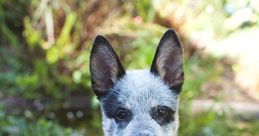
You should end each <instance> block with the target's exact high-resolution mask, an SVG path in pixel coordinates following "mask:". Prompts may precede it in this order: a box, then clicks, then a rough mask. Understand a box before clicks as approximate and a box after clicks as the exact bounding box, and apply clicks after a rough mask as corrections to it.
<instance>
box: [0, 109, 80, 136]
mask: <svg viewBox="0 0 259 136" xmlns="http://www.w3.org/2000/svg"><path fill="white" fill-rule="evenodd" d="M0 126H1V127H0V135H12V136H20V135H23V136H71V135H76V136H81V135H82V134H80V133H79V132H76V131H74V130H72V129H71V128H64V127H61V126H60V125H59V124H57V123H55V122H53V121H48V120H45V119H39V120H37V121H30V120H26V119H25V118H22V117H15V116H8V115H6V113H4V112H3V111H0Z"/></svg>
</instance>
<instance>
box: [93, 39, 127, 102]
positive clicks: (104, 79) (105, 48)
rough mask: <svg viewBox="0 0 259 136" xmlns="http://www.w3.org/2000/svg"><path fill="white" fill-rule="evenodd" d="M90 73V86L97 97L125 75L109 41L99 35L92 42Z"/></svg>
mask: <svg viewBox="0 0 259 136" xmlns="http://www.w3.org/2000/svg"><path fill="white" fill-rule="evenodd" d="M90 73H91V81H92V88H93V90H94V93H95V94H96V95H97V97H98V98H100V97H102V96H103V95H105V94H106V93H107V92H108V91H109V89H110V88H111V87H112V86H113V85H114V84H115V83H116V81H117V80H119V79H120V78H121V77H123V75H125V70H124V69H123V66H122V65H121V63H120V60H119V58H118V56H117V54H116V53H115V51H114V50H113V48H112V46H111V45H110V43H109V41H108V40H107V39H106V38H105V37H103V36H100V35H98V36H97V37H96V38H95V40H94V43H93V47H92V51H91V55H90Z"/></svg>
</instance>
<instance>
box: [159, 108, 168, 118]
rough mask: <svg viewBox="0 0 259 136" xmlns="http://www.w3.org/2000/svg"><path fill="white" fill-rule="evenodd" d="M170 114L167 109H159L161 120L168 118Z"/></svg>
mask: <svg viewBox="0 0 259 136" xmlns="http://www.w3.org/2000/svg"><path fill="white" fill-rule="evenodd" d="M168 114H169V112H168V109H167V108H166V107H159V108H157V116H158V117H160V118H166V117H167V116H168Z"/></svg>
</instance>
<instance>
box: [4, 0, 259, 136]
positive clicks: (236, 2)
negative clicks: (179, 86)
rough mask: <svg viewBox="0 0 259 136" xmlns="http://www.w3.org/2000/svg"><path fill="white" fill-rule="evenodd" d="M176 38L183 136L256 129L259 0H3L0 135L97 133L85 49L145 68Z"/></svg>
mask: <svg viewBox="0 0 259 136" xmlns="http://www.w3.org/2000/svg"><path fill="white" fill-rule="evenodd" d="M167 28H173V29H175V30H176V31H177V33H178V36H179V37H180V38H181V41H182V44H183V46H184V52H185V56H184V57H185V62H184V64H185V65H184V67H185V76H186V78H185V84H184V88H183V90H182V93H181V101H180V124H181V125H180V132H179V133H180V134H179V135H180V136H259V129H258V128H259V0H206V1H205V0H173V1H170V0H150V1H149V0H131V1H126V0H0V135H3V136H9V135H10V136H47V135H49V136H70V135H73V136H82V135H86V136H101V135H102V129H101V115H100V111H99V103H98V101H97V100H96V98H95V97H94V96H93V93H92V91H91V87H90V75H89V52H90V49H91V46H92V42H93V39H94V37H95V36H96V35H97V34H102V35H105V36H106V37H107V38H108V39H109V40H110V42H111V43H112V45H113V47H114V48H115V50H116V51H117V52H118V54H119V57H120V59H121V61H122V63H123V65H124V66H125V67H126V68H128V69H140V68H149V67H150V64H151V61H152V59H153V56H154V52H155V49H156V46H157V44H158V42H159V39H160V38H161V36H162V34H163V33H164V32H165V31H166V29H167Z"/></svg>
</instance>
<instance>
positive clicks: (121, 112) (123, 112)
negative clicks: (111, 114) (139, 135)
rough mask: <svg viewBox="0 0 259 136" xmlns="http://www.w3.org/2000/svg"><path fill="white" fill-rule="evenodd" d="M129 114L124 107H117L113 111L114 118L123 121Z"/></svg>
mask: <svg viewBox="0 0 259 136" xmlns="http://www.w3.org/2000/svg"><path fill="white" fill-rule="evenodd" d="M129 115H130V113H129V111H128V110H126V109H119V110H118V111H117V112H116V113H115V119H116V120H118V121H124V120H126V119H127V117H128V116H129Z"/></svg>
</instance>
